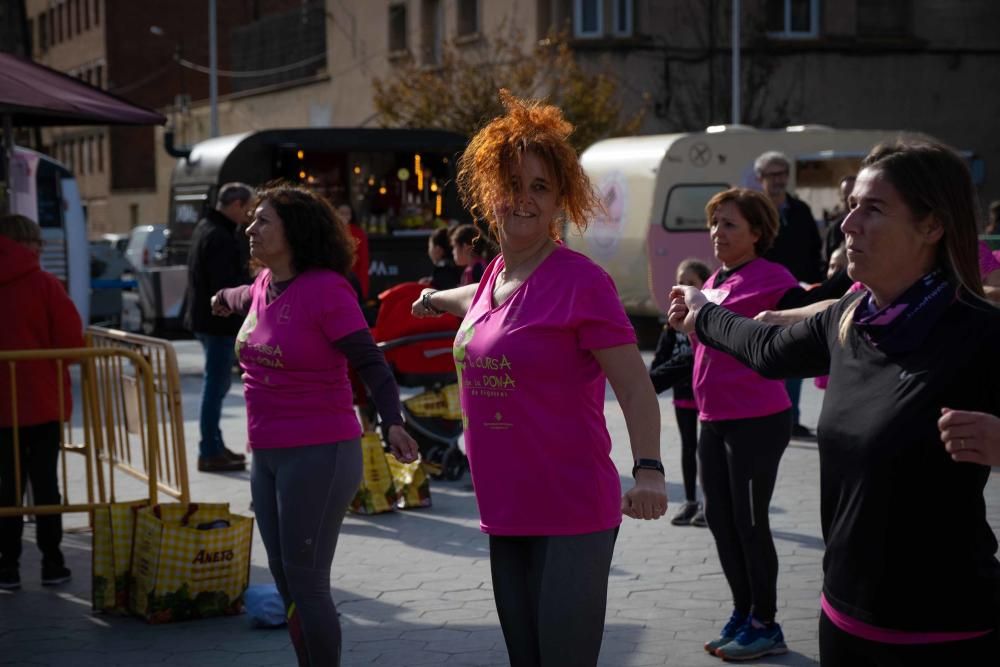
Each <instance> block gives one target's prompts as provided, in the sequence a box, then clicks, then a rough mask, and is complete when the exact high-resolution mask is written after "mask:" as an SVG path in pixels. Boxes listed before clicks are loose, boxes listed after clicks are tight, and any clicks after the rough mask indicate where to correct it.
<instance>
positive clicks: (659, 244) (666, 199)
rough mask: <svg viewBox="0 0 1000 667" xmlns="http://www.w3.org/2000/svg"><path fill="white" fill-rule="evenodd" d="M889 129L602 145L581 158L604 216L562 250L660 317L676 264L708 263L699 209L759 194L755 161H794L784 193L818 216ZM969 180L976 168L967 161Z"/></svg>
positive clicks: (711, 135)
mask: <svg viewBox="0 0 1000 667" xmlns="http://www.w3.org/2000/svg"><path fill="white" fill-rule="evenodd" d="M897 135H898V132H896V131H881V130H838V129H833V128H830V127H825V126H817V125H805V126H797V127H788V128H785V129H780V130H758V129H754V128H751V127H746V126H733V125H729V126H717V127H710V128H708V129H707V130H706V131H705V132H691V133H684V134H662V135H652V136H640V137H622V138H617V139H607V140H604V141H599V142H597V143H595V144H594V145H592V146H590V147H589V148H588V149H587V150H586V151H584V152H583V154H582V156H581V162H582V164H583V168H584V170H585V171H586V172H587V174H588V175H589V176H590V179H591V181H592V182H593V183H594V185H595V187H596V188H597V189H598V191H599V194H600V196H601V199H602V201H603V203H604V206H605V209H606V211H607V214H606V215H603V216H601V217H600V219H598V220H595V221H594V222H593V223H592V224H591V225H590V226H589V227H588V229H587V231H586V232H585V233H584V234H583V235H582V236H581V235H580V234H576V233H572V232H571V233H568V234H567V235H566V237H567V245H569V246H570V247H571V248H574V249H576V250H579V251H580V252H583V253H584V254H586V255H588V256H589V257H591V258H592V259H594V260H595V261H596V262H598V263H599V264H600V265H601V266H602V267H604V269H605V270H606V271H608V273H610V274H611V277H612V278H613V279H614V281H615V283H616V285H617V286H618V292H619V295H620V297H621V300H622V303H623V304H624V305H625V309H626V311H627V312H628V313H629V314H630V315H633V316H636V317H646V316H649V317H659V316H662V315H663V314H664V313H665V312H666V309H667V306H668V294H669V292H670V288H671V287H672V286H673V284H674V280H675V275H676V272H677V265H678V264H679V263H680V262H681V261H682V260H684V259H686V258H688V257H696V258H698V259H701V260H703V261H705V262H707V263H708V264H709V265H710V266H715V265H717V264H718V263H717V262H716V261H715V260H714V257H713V254H712V246H711V243H710V241H709V237H708V228H707V226H706V219H705V204H706V203H708V200H709V199H710V198H711V197H712V196H713V195H715V194H716V193H717V192H721V191H722V190H725V189H727V188H729V187H732V186H736V185H739V186H744V187H751V188H758V189H759V188H760V185H759V184H758V182H757V179H756V177H755V175H754V171H753V163H754V160H755V159H756V158H757V156H759V155H760V154H762V153H764V152H765V151H772V150H776V151H781V152H782V153H784V154H785V155H787V156H788V158H789V160H790V161H791V174H790V178H789V183H788V189H789V191H790V192H792V193H793V194H794V195H795V196H797V197H799V198H800V199H803V200H805V202H806V203H807V204H809V205H810V207H811V208H812V211H813V215H814V216H815V217H817V218H818V217H819V216H820V214H821V212H822V211H823V210H824V209H826V210H832V209H833V208H834V207H835V206H836V205H837V202H838V200H839V185H840V179H841V178H843V177H844V176H846V175H848V174H856V173H857V172H858V170H859V167H860V164H861V160H862V159H863V158H864V156H865V155H867V154H868V151H869V150H870V149H871V148H872V146H874V145H875V144H876V143H878V142H880V141H883V140H887V139H892V138H894V137H896V136H897ZM972 167H973V174H974V175H975V174H976V173H977V172H979V171H981V164H980V163H979V162H978V161H976V160H972Z"/></svg>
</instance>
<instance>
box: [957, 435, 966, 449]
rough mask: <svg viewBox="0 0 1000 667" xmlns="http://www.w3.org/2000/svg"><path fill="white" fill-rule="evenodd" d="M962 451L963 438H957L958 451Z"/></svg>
mask: <svg viewBox="0 0 1000 667" xmlns="http://www.w3.org/2000/svg"><path fill="white" fill-rule="evenodd" d="M963 449H965V439H964V438H959V439H958V450H959V451H962V450H963Z"/></svg>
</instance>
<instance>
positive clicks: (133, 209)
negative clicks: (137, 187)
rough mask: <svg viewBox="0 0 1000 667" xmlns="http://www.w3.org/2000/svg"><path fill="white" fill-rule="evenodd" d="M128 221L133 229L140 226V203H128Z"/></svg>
mask: <svg viewBox="0 0 1000 667" xmlns="http://www.w3.org/2000/svg"><path fill="white" fill-rule="evenodd" d="M128 223H129V227H130V228H131V229H135V228H136V227H138V226H139V205H138V204H129V205H128Z"/></svg>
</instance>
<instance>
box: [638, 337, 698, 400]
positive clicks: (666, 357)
mask: <svg viewBox="0 0 1000 667" xmlns="http://www.w3.org/2000/svg"><path fill="white" fill-rule="evenodd" d="M693 372H694V353H693V352H692V350H691V343H690V341H688V337H687V336H685V335H684V334H682V333H678V332H677V331H674V330H673V329H671V328H670V327H666V328H664V330H663V332H662V333H661V334H660V340H659V341H657V343H656V352H655V353H654V354H653V363H652V364H650V365H649V379H650V380H652V381H653V389H654V390H656V393H657V394H662V393H663V392H665V391H666V390H667V389H670V388H671V387H673V388H674V399H682V400H688V401H693V400H694V389H693V388H692V387H691V373H693Z"/></svg>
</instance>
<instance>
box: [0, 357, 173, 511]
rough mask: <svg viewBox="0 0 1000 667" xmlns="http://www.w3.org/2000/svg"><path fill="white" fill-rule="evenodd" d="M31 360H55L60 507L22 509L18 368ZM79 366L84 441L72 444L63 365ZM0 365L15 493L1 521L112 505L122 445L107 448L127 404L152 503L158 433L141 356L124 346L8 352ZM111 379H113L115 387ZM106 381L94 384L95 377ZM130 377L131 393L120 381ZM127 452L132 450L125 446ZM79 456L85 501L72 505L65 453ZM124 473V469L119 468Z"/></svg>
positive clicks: (155, 489)
mask: <svg viewBox="0 0 1000 667" xmlns="http://www.w3.org/2000/svg"><path fill="white" fill-rule="evenodd" d="M34 361H54V362H55V365H56V386H57V387H58V393H59V396H58V399H59V423H60V425H61V432H60V445H61V450H62V452H61V457H60V460H61V470H62V497H63V502H62V504H61V505H30V506H28V505H24V504H23V488H24V487H23V480H22V479H21V462H20V458H21V451H20V449H21V448H20V437H19V433H18V426H19V425H18V423H17V414H18V400H19V397H18V395H17V370H18V365H19V364H21V365H22V366H23V365H25V364H27V363H30V362H34ZM72 363H79V364H80V385H81V397H82V401H81V402H82V405H81V414H82V418H83V429H82V432H83V441H82V442H73V441H72V427H71V424H70V420H69V417H70V415H66V414H64V403H63V397H64V394H63V392H64V390H65V389H64V384H63V373H64V370H65V369H66V367H67V365H69V364H72ZM0 364H2V365H4V366H6V367H7V370H8V373H9V376H10V405H11V415H12V416H13V423H12V433H13V462H14V486H15V491H16V494H17V500H16V504H15V506H13V507H0V517H3V516H21V515H25V514H35V515H38V514H61V513H67V512H89V511H91V510H93V509H94V508H95V507H98V506H100V505H102V504H104V503H108V502H114V501H115V499H116V498H115V469H116V468H117V467H122V466H123V464H124V461H123V460H122V458H121V456H122V454H123V453H124V452H125V451H126V448H123V447H114V446H110V445H113V443H115V442H116V440H115V438H114V436H113V435H111V434H113V433H114V432H115V431H116V429H117V428H118V427H119V426H120V425H121V422H122V421H123V415H124V411H125V410H127V409H129V408H126V404H127V403H131V405H132V408H131V409H132V410H133V411H134V412H135V416H136V418H137V421H135V422H133V424H134V426H135V428H136V429H138V432H139V434H140V436H139V437H140V438H141V447H142V451H141V457H142V461H143V470H142V474H141V475H137V476H139V477H140V478H141V479H143V481H145V482H146V488H147V494H148V498H149V500H150V502H151V503H156V502H157V493H158V490H159V487H158V482H157V474H158V469H157V460H158V458H159V453H158V452H159V449H160V447H159V434H158V432H157V422H158V419H157V404H156V396H155V394H154V384H155V383H154V375H153V368H152V367H151V366H150V364H149V362H148V361H147V360H146V359H145V358H144V357H143V355H141V354H140V353H138V352H136V351H134V350H128V349H123V348H115V349H94V348H76V349H60V350H12V351H0ZM111 377H117V378H118V379H119V382H118V383H117V384H116V383H115V382H114V381H113V380H109V378H111ZM102 378H103V379H105V381H104V382H103V383H102V382H99V381H98V380H99V379H102ZM126 378H131V380H130V382H131V385H132V387H133V389H132V390H131V392H129V391H127V390H126V389H125V387H126V386H127V383H125V382H121V380H123V379H126ZM127 449H128V452H129V453H131V449H130V448H127ZM68 453H79V454H82V455H83V457H84V466H85V475H86V502H73V501H72V500H71V494H70V489H69V475H68V465H67V462H66V455H67V454H68ZM124 469H125V470H128V468H127V467H124Z"/></svg>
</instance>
